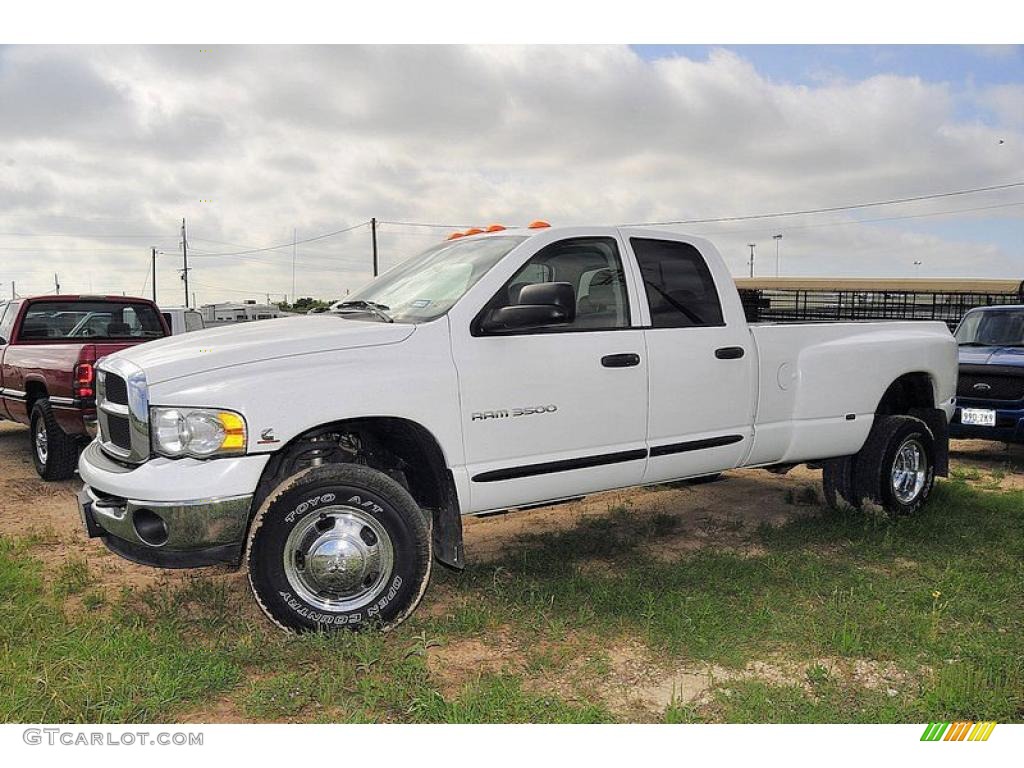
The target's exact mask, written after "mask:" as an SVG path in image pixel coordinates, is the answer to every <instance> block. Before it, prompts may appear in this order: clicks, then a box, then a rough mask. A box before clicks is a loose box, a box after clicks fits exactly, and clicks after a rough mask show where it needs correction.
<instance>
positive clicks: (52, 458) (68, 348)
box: [0, 296, 171, 480]
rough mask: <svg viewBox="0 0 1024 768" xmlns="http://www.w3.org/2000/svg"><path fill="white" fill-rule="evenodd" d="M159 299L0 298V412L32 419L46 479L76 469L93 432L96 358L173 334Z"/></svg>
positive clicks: (20, 419) (60, 477) (33, 438)
mask: <svg viewBox="0 0 1024 768" xmlns="http://www.w3.org/2000/svg"><path fill="white" fill-rule="evenodd" d="M170 335H171V332H170V329H169V328H168V327H167V322H166V321H165V320H164V318H163V316H162V315H161V314H160V310H159V309H158V308H157V306H156V304H154V303H153V302H152V301H149V300H147V299H135V298H126V297H124V296H36V297H33V298H26V299H15V300H13V301H9V302H5V303H3V304H0V420H2V419H10V420H11V421H16V422H19V423H21V424H27V425H29V426H30V427H31V432H30V438H31V449H32V460H33V462H34V463H35V466H36V471H37V472H39V476H40V477H42V478H43V479H45V480H64V479H67V478H69V477H71V476H72V475H73V474H74V472H75V466H76V465H77V463H78V450H79V448H81V447H82V446H83V445H84V444H85V443H86V442H88V440H89V439H90V438H91V437H92V436H93V435H94V434H95V430H96V392H95V389H94V379H95V369H94V366H95V363H96V361H97V360H99V359H100V358H101V357H103V356H105V355H109V354H112V353H114V352H117V351H118V350H121V349H124V348H125V347H130V346H133V345H135V344H140V343H142V342H144V341H149V340H151V339H159V338H162V337H164V336H170Z"/></svg>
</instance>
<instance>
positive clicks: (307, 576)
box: [284, 506, 395, 611]
mask: <svg viewBox="0 0 1024 768" xmlns="http://www.w3.org/2000/svg"><path fill="white" fill-rule="evenodd" d="M394 564H395V554H394V546H393V545H392V543H391V537H390V536H389V535H388V532H387V531H386V530H385V529H384V526H383V525H382V524H381V523H380V521H379V520H377V519H376V518H375V517H373V516H372V515H370V514H368V513H367V512H365V511H363V510H361V509H357V508H355V507H343V506H331V507H323V508H321V509H319V510H316V511H313V512H310V513H309V514H308V515H306V517H305V518H303V519H302V520H300V521H299V523H298V525H296V526H295V528H294V529H292V532H291V533H290V534H289V535H288V540H287V541H286V542H285V548H284V570H285V576H286V577H287V579H288V583H289V584H290V585H291V586H292V588H293V589H294V590H295V592H296V593H297V594H298V596H299V597H301V598H302V599H303V600H305V601H306V602H308V603H310V604H312V605H315V606H317V607H318V608H320V609H322V610H325V611H352V610H356V609H358V608H362V607H363V606H365V605H368V604H370V603H371V602H373V601H374V600H375V599H376V598H377V597H378V596H379V595H380V594H381V592H383V591H384V588H385V587H386V585H387V584H388V581H389V580H390V578H391V573H392V571H393V570H394Z"/></svg>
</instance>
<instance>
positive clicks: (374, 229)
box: [370, 218, 377, 277]
mask: <svg viewBox="0 0 1024 768" xmlns="http://www.w3.org/2000/svg"><path fill="white" fill-rule="evenodd" d="M370 238H371V239H372V240H373V276H374V277H376V276H377V219H376V218H372V219H370Z"/></svg>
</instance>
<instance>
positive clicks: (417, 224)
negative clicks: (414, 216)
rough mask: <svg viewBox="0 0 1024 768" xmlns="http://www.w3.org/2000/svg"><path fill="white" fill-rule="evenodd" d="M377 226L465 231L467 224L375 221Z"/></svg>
mask: <svg viewBox="0 0 1024 768" xmlns="http://www.w3.org/2000/svg"><path fill="white" fill-rule="evenodd" d="M377 223H378V224H395V225H397V226H399V227H430V228H432V229H465V228H466V227H469V226H471V225H469V224H425V223H423V222H419V221H384V220H383V219H378V220H377Z"/></svg>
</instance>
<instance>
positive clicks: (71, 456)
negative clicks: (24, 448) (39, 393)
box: [29, 398, 78, 480]
mask: <svg viewBox="0 0 1024 768" xmlns="http://www.w3.org/2000/svg"><path fill="white" fill-rule="evenodd" d="M29 426H30V431H29V439H30V440H31V446H30V448H31V451H32V463H33V464H34V465H35V468H36V472H38V473H39V476H40V477H41V478H43V480H67V479H69V478H71V477H73V476H74V474H75V467H76V466H77V465H78V441H77V440H76V439H75V438H74V437H71V436H70V435H68V434H67V433H65V432H64V430H63V429H61V428H60V424H58V423H57V418H56V417H55V416H54V415H53V407H52V406H51V405H50V401H49V400H47V399H46V398H43V399H42V400H38V401H36V403H35V405H33V406H32V416H31V418H30V419H29Z"/></svg>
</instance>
